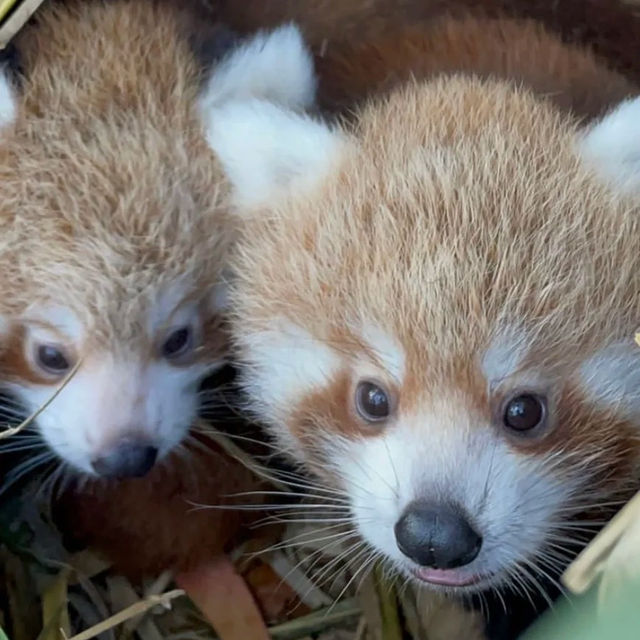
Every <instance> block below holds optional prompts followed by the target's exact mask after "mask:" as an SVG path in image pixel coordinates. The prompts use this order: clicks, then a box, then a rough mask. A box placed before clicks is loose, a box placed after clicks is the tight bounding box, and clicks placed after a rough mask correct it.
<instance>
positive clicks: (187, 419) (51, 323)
mask: <svg viewBox="0 0 640 640" xmlns="http://www.w3.org/2000/svg"><path fill="white" fill-rule="evenodd" d="M179 293H180V290H179V288H177V289H175V290H171V291H169V292H168V293H167V295H165V296H160V297H159V298H158V301H157V304H156V306H155V308H154V309H153V310H152V312H151V313H150V317H149V325H150V326H149V329H150V330H151V331H152V333H151V334H150V335H151V336H153V337H154V338H159V339H160V340H161V339H162V338H163V337H164V335H165V334H164V333H162V327H163V324H161V323H162V322H163V314H167V313H168V314H169V315H168V317H165V318H164V324H166V325H167V326H166V330H168V331H170V330H171V329H172V328H174V329H175V328H180V327H182V326H183V325H187V324H188V325H189V326H193V328H194V331H195V332H196V335H197V331H199V330H200V327H199V325H198V319H199V314H198V309H197V307H196V305H195V304H183V305H182V306H179V307H178V308H177V309H173V305H174V304H175V302H176V300H179V299H180V298H179ZM23 323H24V326H25V329H26V342H25V343H24V349H25V357H26V358H27V360H28V361H29V362H30V363H31V366H32V367H33V368H34V370H35V371H36V372H37V371H38V370H39V369H38V367H39V364H38V362H37V358H36V353H37V347H38V346H39V345H43V344H45V345H55V346H59V347H61V348H62V349H63V351H64V352H65V355H69V354H71V355H73V356H74V357H79V358H81V360H80V366H79V368H78V369H77V371H76V372H75V374H74V375H73V376H72V377H71V379H70V380H69V381H68V382H67V384H66V386H65V387H64V388H63V389H62V390H61V391H60V393H59V394H58V395H57V396H56V397H55V398H54V399H53V401H52V402H51V403H50V404H49V405H48V406H47V407H46V408H45V409H44V410H43V411H42V412H41V413H40V414H39V416H38V418H37V420H36V424H37V427H38V429H39V431H40V433H41V434H42V437H43V438H44V440H45V442H46V443H47V444H48V445H49V446H50V448H51V449H52V450H53V451H54V452H55V453H57V454H58V456H60V457H61V458H62V459H63V460H64V461H65V462H67V463H68V464H69V465H71V466H72V467H73V468H75V469H76V470H79V471H82V472H85V473H89V474H92V473H93V468H92V460H94V459H96V458H98V457H100V456H101V455H105V454H107V453H108V452H109V449H110V448H113V447H115V446H117V445H118V443H119V441H122V440H124V439H127V438H131V437H133V438H138V439H140V440H143V441H144V442H146V443H147V444H148V446H150V447H153V448H155V449H157V450H158V459H161V458H162V457H164V456H166V455H167V454H168V453H169V452H170V451H171V450H172V449H173V448H174V447H175V446H176V445H177V444H178V443H179V442H180V441H181V440H182V439H183V438H184V436H185V435H186V433H187V430H188V429H189V428H190V427H191V424H192V422H193V420H194V418H195V417H196V413H197V409H198V393H197V390H198V384H199V383H200V381H201V379H202V377H203V376H204V375H205V374H206V373H207V372H208V371H209V370H211V369H212V368H213V367H215V366H219V365H220V364H222V363H211V362H209V363H200V362H195V363H193V364H188V363H184V364H176V363H172V362H169V361H167V360H165V359H163V358H162V357H161V354H160V353H158V352H154V353H148V352H147V348H148V344H149V343H148V342H147V341H142V343H143V344H144V352H143V351H140V352H136V351H135V350H130V351H128V352H127V353H126V354H114V353H112V352H105V351H101V350H96V349H91V350H87V349H85V346H84V343H85V341H86V340H87V338H89V337H90V336H89V335H87V331H86V329H85V328H84V327H83V326H82V325H81V324H80V320H79V319H78V318H77V317H76V316H75V315H74V314H73V313H72V312H71V311H70V310H68V309H65V308H63V307H57V306H47V307H33V308H31V309H29V313H28V315H27V316H26V317H25V319H24V321H23ZM167 323H168V324H167ZM153 331H158V334H159V335H156V334H154V333H153ZM69 364H70V365H71V366H73V365H75V361H74V362H70V363H69ZM40 372H41V373H42V374H43V375H44V377H45V379H46V378H47V376H49V377H50V378H51V381H50V382H48V383H38V384H35V383H32V382H30V381H28V380H22V381H21V380H16V381H13V382H11V383H10V384H8V385H7V389H8V391H9V392H11V393H13V394H15V395H16V396H17V398H18V399H19V400H20V401H21V402H22V403H23V404H24V405H25V406H26V408H27V410H28V411H29V412H35V411H36V410H38V409H40V408H41V407H42V406H43V405H44V404H45V403H47V402H48V401H49V400H50V399H51V398H52V397H53V395H54V394H55V392H56V390H57V389H59V388H60V386H61V385H62V382H63V380H64V377H65V375H66V372H63V373H62V375H59V376H58V375H56V374H55V373H53V374H52V373H51V372H46V371H44V370H43V371H40Z"/></svg>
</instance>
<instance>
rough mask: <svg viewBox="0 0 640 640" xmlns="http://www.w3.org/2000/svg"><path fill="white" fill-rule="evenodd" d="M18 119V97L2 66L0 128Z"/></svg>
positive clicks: (0, 77) (0, 76)
mask: <svg viewBox="0 0 640 640" xmlns="http://www.w3.org/2000/svg"><path fill="white" fill-rule="evenodd" d="M15 119H16V99H15V95H14V93H13V89H12V88H11V86H10V84H9V80H8V78H7V76H6V74H5V72H4V70H3V69H2V67H1V66H0V129H2V128H4V127H6V126H8V125H10V124H11V123H12V122H13V121H14V120H15Z"/></svg>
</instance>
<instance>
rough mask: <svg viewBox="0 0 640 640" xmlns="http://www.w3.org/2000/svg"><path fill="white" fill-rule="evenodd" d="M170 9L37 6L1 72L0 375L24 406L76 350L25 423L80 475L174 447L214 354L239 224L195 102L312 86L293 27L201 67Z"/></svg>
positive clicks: (216, 363) (307, 91)
mask: <svg viewBox="0 0 640 640" xmlns="http://www.w3.org/2000/svg"><path fill="white" fill-rule="evenodd" d="M177 11H178V9H176V8H174V7H172V6H171V4H170V3H162V2H153V1H152V0H149V1H143V2H133V1H127V0H117V1H115V2H100V1H98V0H96V1H92V2H83V3H69V6H59V5H56V4H55V3H54V4H52V5H48V6H47V7H44V8H43V9H42V11H41V12H39V13H38V14H37V15H36V20H35V23H33V24H31V25H30V26H28V27H27V28H26V29H25V30H24V32H22V33H21V34H20V35H19V37H18V38H17V40H16V47H17V49H18V52H19V54H20V56H21V58H22V62H23V67H24V78H23V82H22V85H21V87H19V88H14V87H12V86H10V84H9V82H8V80H7V78H6V77H5V75H3V74H0V117H1V118H2V121H1V122H0V124H1V125H2V128H1V129H0V236H1V237H2V241H1V246H0V274H1V275H0V387H2V388H4V389H7V390H8V391H9V392H10V393H13V394H15V395H16V396H18V399H19V400H20V401H21V402H22V403H23V404H24V405H26V407H27V409H28V410H29V411H33V410H35V409H37V408H38V407H40V406H41V405H43V404H44V403H45V402H46V401H47V400H48V399H49V398H50V397H51V396H52V394H53V392H54V390H55V389H56V388H57V387H58V386H59V385H60V383H61V381H62V380H63V379H64V378H65V376H67V375H68V374H69V373H70V372H71V371H72V370H73V369H74V367H75V365H76V364H77V363H78V362H81V366H80V368H79V369H78V371H77V372H76V374H75V375H74V377H73V379H72V380H71V381H70V382H69V384H68V385H67V386H66V387H65V389H64V390H63V391H62V392H61V393H60V394H59V395H58V396H57V397H56V398H55V399H54V400H53V402H52V403H51V404H50V405H49V406H47V408H46V409H45V410H44V411H43V412H42V413H41V414H40V415H39V416H38V419H37V421H36V422H37V427H38V430H39V432H40V434H41V435H42V437H43V439H44V440H45V442H46V443H47V445H48V447H49V448H50V451H51V457H52V458H53V457H54V455H56V456H57V457H58V458H59V459H61V460H62V461H63V462H64V463H66V464H67V465H68V467H69V468H71V469H72V470H74V471H76V472H80V473H83V474H88V475H89V476H93V477H96V476H100V477H110V478H111V477H129V476H139V475H144V474H145V473H146V472H147V471H149V469H150V468H151V467H152V466H153V465H154V463H155V461H156V460H162V459H163V458H165V457H166V456H167V455H168V454H169V452H171V451H172V450H174V449H175V448H176V447H177V446H178V445H179V444H180V443H181V442H182V441H183V439H184V438H185V436H186V434H187V431H188V429H189V427H190V425H191V423H192V421H193V419H194V417H195V415H196V410H197V405H198V393H197V392H198V384H199V382H200V380H201V379H202V377H203V376H204V375H205V374H206V373H208V372H210V371H212V370H215V369H217V368H219V367H220V365H221V364H222V363H223V362H224V360H225V358H226V355H227V339H226V330H225V327H224V299H225V295H224V283H223V281H224V278H223V271H224V267H225V263H226V257H227V252H228V250H229V246H230V245H231V243H232V241H233V238H234V236H235V226H236V225H235V223H234V221H233V220H232V219H231V218H230V217H229V215H228V212H227V201H226V193H227V191H228V189H227V187H226V183H225V180H224V176H223V173H222V171H221V168H220V166H219V164H218V163H217V162H216V160H215V158H214V156H213V154H212V153H211V150H210V148H209V146H208V145H207V142H206V139H205V136H204V129H203V127H202V123H201V122H202V117H203V116H207V115H208V114H210V112H211V109H212V108H213V107H214V106H215V105H217V104H220V103H221V102H224V100H227V99H230V98H231V97H234V96H235V97H238V96H242V95H244V96H249V95H259V96H262V97H266V98H269V99H273V100H275V101H280V100H281V101H283V102H284V103H287V104H290V105H292V106H293V105H295V106H304V105H306V104H308V103H309V102H310V101H311V100H312V99H313V85H312V84H310V81H309V78H308V74H306V69H305V74H302V73H301V72H300V71H299V70H298V68H297V67H296V65H299V64H300V62H301V61H302V62H303V66H304V65H307V66H308V65H309V64H310V61H309V58H308V55H307V54H306V52H305V51H304V50H303V49H302V46H301V38H300V36H299V34H298V32H297V31H296V30H295V29H294V28H290V27H283V28H281V29H279V30H276V31H274V32H272V33H271V34H268V35H265V34H259V35H258V36H256V37H255V38H253V39H251V40H248V41H247V42H246V43H243V44H241V45H239V46H238V47H237V48H236V49H235V50H232V51H231V52H228V53H227V55H225V56H223V57H222V58H221V59H219V60H217V61H214V63H213V65H212V66H213V69H212V71H209V72H208V73H207V75H204V73H205V72H204V69H203V68H202V66H201V65H199V63H198V62H199V61H198V60H197V58H196V56H195V54H194V53H193V52H192V50H191V47H190V40H189V34H187V33H183V32H182V30H181V28H180V27H179V25H180V22H179V20H178V16H177ZM213 37H214V38H215V33H214V36H213ZM301 54H302V57H300V55H301ZM289 62H290V63H291V64H289ZM0 71H1V70H0ZM296 76H299V79H301V80H302V84H300V83H299V81H297V80H296Z"/></svg>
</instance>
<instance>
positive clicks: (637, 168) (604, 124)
mask: <svg viewBox="0 0 640 640" xmlns="http://www.w3.org/2000/svg"><path fill="white" fill-rule="evenodd" d="M579 146H580V152H581V154H582V157H583V158H584V159H585V160H586V161H587V162H588V163H589V164H590V165H591V166H593V167H594V168H595V170H596V171H597V172H598V173H599V174H600V175H601V176H602V177H603V178H605V179H606V180H608V181H609V182H612V183H613V184H614V185H615V186H616V188H618V189H619V190H621V191H624V192H638V191H640V98H634V99H631V100H625V101H624V102H622V103H621V104H619V105H618V106H617V107H616V108H615V109H613V111H611V112H609V113H608V114H607V115H606V116H604V118H602V119H601V120H600V121H599V122H596V123H595V124H594V125H592V126H591V127H590V128H589V129H587V130H586V132H585V133H584V135H583V136H582V138H581V140H580V145H579Z"/></svg>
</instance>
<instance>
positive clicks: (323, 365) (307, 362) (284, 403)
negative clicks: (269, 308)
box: [244, 319, 340, 423]
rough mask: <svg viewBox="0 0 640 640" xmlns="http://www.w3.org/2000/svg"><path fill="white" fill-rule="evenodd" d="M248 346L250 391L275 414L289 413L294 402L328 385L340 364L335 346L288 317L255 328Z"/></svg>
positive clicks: (256, 399)
mask: <svg viewBox="0 0 640 640" xmlns="http://www.w3.org/2000/svg"><path fill="white" fill-rule="evenodd" d="M244 347H245V349H246V350H247V351H248V352H249V353H250V354H251V362H252V365H251V367H250V368H249V369H248V371H247V378H248V379H247V382H248V385H249V388H250V389H249V390H250V395H251V397H252V398H253V399H254V400H255V401H256V402H257V403H258V404H259V405H261V406H264V407H265V408H266V409H267V410H268V411H269V413H270V414H271V415H273V416H274V417H275V416H280V415H282V416H285V415H287V412H288V410H290V407H291V405H292V404H295V403H296V402H297V401H298V400H299V398H300V397H301V396H303V395H305V394H307V393H309V392H310V391H313V390H314V389H316V388H319V387H322V386H324V385H325V384H326V383H327V382H328V381H329V380H330V379H331V377H332V376H333V375H334V374H335V373H336V372H337V371H338V370H339V367H340V358H339V357H338V355H337V354H336V353H335V351H334V350H333V349H331V348H330V347H329V346H328V345H327V344H325V343H324V342H322V341H320V340H317V339H315V338H314V337H313V336H312V335H311V334H310V333H308V332H307V331H305V330H304V329H302V328H301V327H299V326H297V325H295V324H293V323H291V322H289V321H288V320H284V319H282V320H280V321H277V322H275V323H274V326H273V328H272V329H268V330H264V331H257V332H254V333H253V334H252V335H251V341H250V342H249V343H247V344H245V345H244ZM274 422H276V423H277V422H278V418H276V419H275V421H274Z"/></svg>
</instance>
